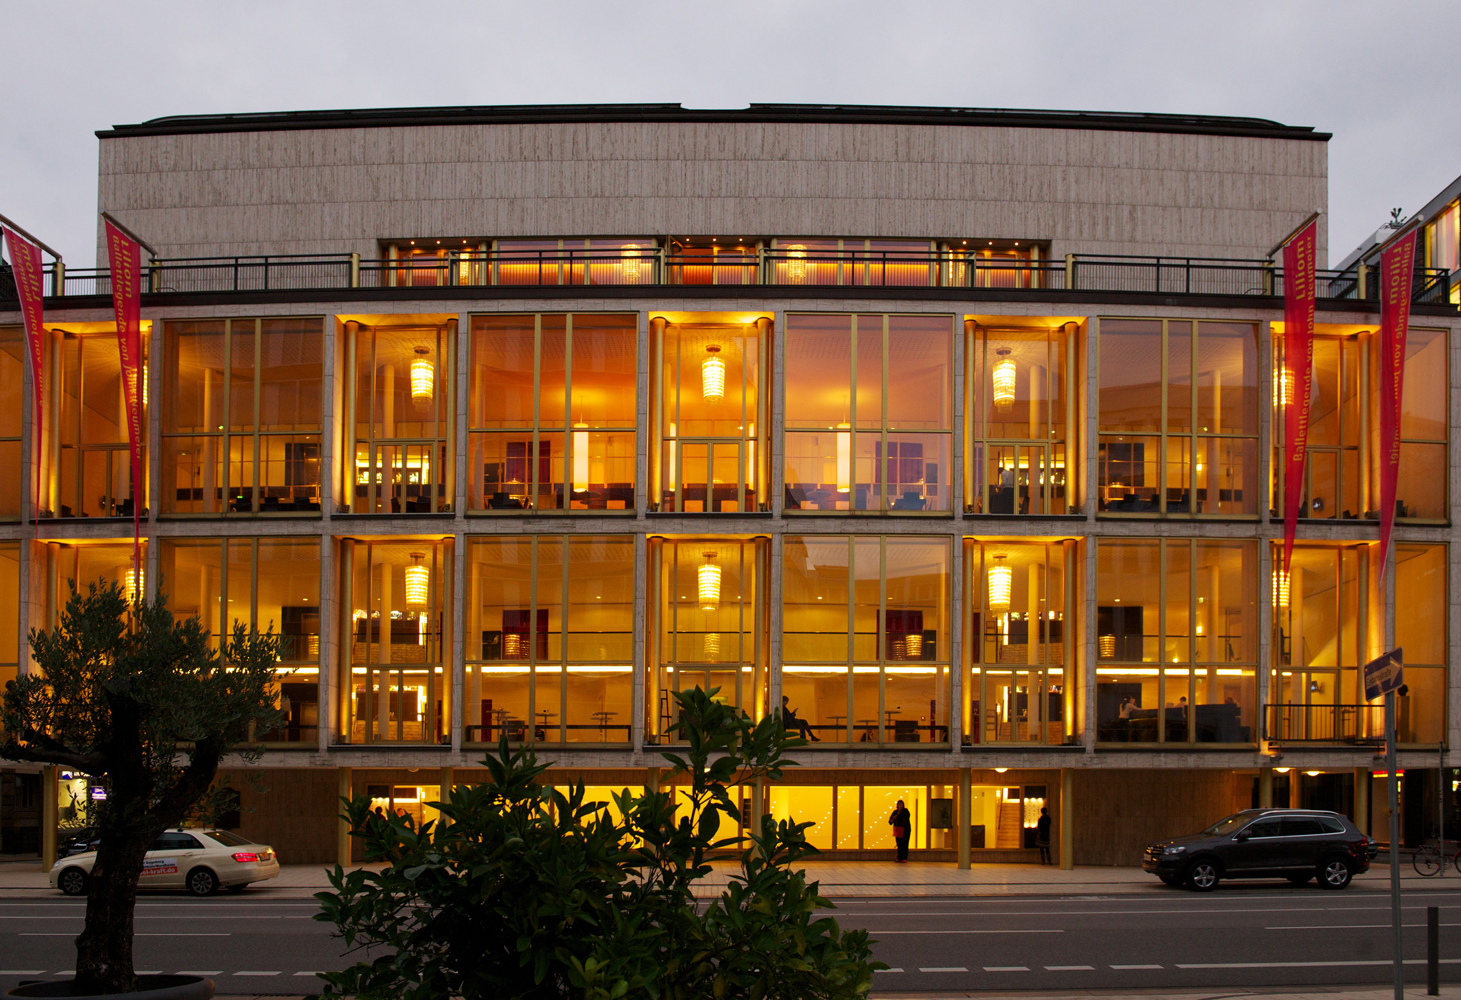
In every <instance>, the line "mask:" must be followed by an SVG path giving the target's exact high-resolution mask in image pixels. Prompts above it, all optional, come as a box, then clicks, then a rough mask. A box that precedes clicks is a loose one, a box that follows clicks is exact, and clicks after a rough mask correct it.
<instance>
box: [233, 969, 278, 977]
mask: <svg viewBox="0 0 1461 1000" xmlns="http://www.w3.org/2000/svg"><path fill="white" fill-rule="evenodd" d="M234 975H235V976H277V975H279V973H278V971H277V970H276V971H274V972H235V973H234Z"/></svg>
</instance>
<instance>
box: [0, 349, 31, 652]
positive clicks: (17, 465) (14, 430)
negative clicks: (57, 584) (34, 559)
mask: <svg viewBox="0 0 1461 1000" xmlns="http://www.w3.org/2000/svg"><path fill="white" fill-rule="evenodd" d="M25 364H26V361H25V336H24V332H23V331H22V330H20V329H19V328H18V327H3V328H0V468H5V469H11V470H18V469H22V468H23V466H22V464H21V437H22V434H23V432H22V431H21V414H22V413H23V412H24V411H25V403H26V400H25ZM30 489H32V486H31V480H30V479H29V478H27V477H26V476H23V475H14V474H13V475H9V476H5V477H4V479H3V481H0V519H14V518H18V517H20V498H21V496H22V491H29V490H30ZM3 655H4V654H3V653H0V656H3Z"/></svg>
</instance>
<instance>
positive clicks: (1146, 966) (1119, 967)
mask: <svg viewBox="0 0 1461 1000" xmlns="http://www.w3.org/2000/svg"><path fill="white" fill-rule="evenodd" d="M1111 968H1113V969H1124V970H1129V969H1160V968H1161V966H1160V965H1113V966H1111Z"/></svg>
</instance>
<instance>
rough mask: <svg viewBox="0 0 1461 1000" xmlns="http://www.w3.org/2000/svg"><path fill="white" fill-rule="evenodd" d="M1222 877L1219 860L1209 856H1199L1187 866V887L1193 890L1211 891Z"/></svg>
mask: <svg viewBox="0 0 1461 1000" xmlns="http://www.w3.org/2000/svg"><path fill="white" fill-rule="evenodd" d="M1221 878H1222V873H1221V872H1219V871H1218V866H1217V862H1216V861H1211V860H1209V859H1207V858H1199V859H1198V860H1196V861H1194V862H1192V864H1191V865H1189V866H1188V868H1187V880H1186V881H1187V888H1189V889H1191V890H1192V891H1193V892H1211V891H1212V890H1214V889H1216V888H1217V884H1218V880H1219V879H1221Z"/></svg>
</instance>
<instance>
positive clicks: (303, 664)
mask: <svg viewBox="0 0 1461 1000" xmlns="http://www.w3.org/2000/svg"><path fill="white" fill-rule="evenodd" d="M161 545H162V549H161V552H160V555H161V565H160V572H161V579H160V580H159V581H158V589H159V590H160V591H162V592H164V593H166V594H167V595H168V605H169V607H170V608H171V609H172V611H173V613H174V614H176V615H180V616H188V615H197V616H198V617H199V618H200V619H201V620H202V622H203V624H204V626H205V627H206V628H207V629H208V631H209V632H210V633H211V634H212V636H213V642H214V646H215V648H217V644H218V642H219V639H220V637H222V636H229V635H232V633H233V629H234V626H235V625H236V624H240V625H243V626H244V628H246V629H257V630H258V631H260V632H268V631H273V632H274V633H275V634H277V635H278V636H279V637H280V647H279V666H278V667H277V668H276V669H277V674H278V681H277V687H276V690H275V695H276V697H277V698H278V705H279V709H280V711H281V712H282V713H283V714H284V720H283V722H282V723H281V724H280V725H279V727H278V728H276V729H273V730H271V731H269V732H261V733H258V734H257V736H258V738H259V739H261V740H264V741H267V742H279V743H303V744H306V745H315V744H316V741H317V739H318V734H319V724H320V705H319V702H320V696H319V678H320V569H319V564H320V563H319V561H320V543H319V540H318V539H313V538H168V539H163V540H162V542H161Z"/></svg>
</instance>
